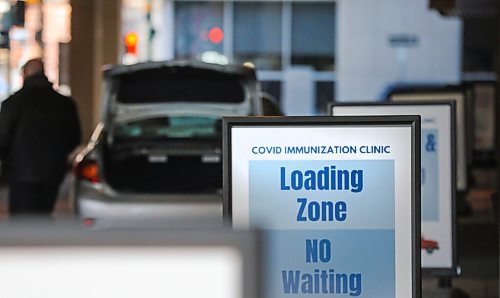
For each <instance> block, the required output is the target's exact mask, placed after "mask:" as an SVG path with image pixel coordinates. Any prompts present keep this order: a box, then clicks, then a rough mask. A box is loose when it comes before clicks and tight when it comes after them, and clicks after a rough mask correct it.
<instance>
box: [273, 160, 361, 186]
mask: <svg viewBox="0 0 500 298" xmlns="http://www.w3.org/2000/svg"><path fill="white" fill-rule="evenodd" d="M286 170H287V169H286V168H285V167H281V168H280V174H281V175H280V179H281V180H280V181H281V190H291V189H293V190H301V189H305V190H350V191H351V192H354V193H359V192H361V191H363V170H352V171H349V170H338V169H336V167H335V166H330V167H324V168H323V169H321V170H318V171H314V170H306V171H304V172H302V171H301V170H293V171H292V172H291V173H290V175H289V176H287V171H286ZM287 178H289V179H287Z"/></svg>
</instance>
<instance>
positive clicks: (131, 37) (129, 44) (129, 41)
mask: <svg viewBox="0 0 500 298" xmlns="http://www.w3.org/2000/svg"><path fill="white" fill-rule="evenodd" d="M124 41H125V50H126V52H127V54H136V53H137V42H138V41H139V37H138V36H137V33H135V32H128V33H127V34H125V39H124Z"/></svg>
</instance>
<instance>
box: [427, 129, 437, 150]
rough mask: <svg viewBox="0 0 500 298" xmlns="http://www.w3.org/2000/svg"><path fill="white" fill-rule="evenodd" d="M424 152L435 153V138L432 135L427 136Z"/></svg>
mask: <svg viewBox="0 0 500 298" xmlns="http://www.w3.org/2000/svg"><path fill="white" fill-rule="evenodd" d="M425 150H426V151H427V152H436V136H435V135H434V134H432V133H430V134H428V135H427V143H426V145H425Z"/></svg>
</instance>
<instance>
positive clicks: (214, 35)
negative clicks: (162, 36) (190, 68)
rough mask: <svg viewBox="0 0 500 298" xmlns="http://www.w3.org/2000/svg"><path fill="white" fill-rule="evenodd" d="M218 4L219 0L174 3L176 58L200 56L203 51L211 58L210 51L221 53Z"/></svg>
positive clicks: (220, 14) (221, 36)
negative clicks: (214, 0)
mask: <svg viewBox="0 0 500 298" xmlns="http://www.w3.org/2000/svg"><path fill="white" fill-rule="evenodd" d="M222 5H223V3H222V2H175V56H176V58H180V59H200V58H201V57H202V55H203V54H205V55H209V56H211V57H213V56H214V52H215V53H219V54H222V49H223V47H222V46H223V32H222V31H220V30H221V29H222V28H223V27H222V14H223V7H222ZM221 33H222V34H221ZM207 53H208V54H207ZM215 55H217V54H215Z"/></svg>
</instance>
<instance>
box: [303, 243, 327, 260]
mask: <svg viewBox="0 0 500 298" xmlns="http://www.w3.org/2000/svg"><path fill="white" fill-rule="evenodd" d="M318 257H319V260H320V261H321V262H323V263H326V262H330V260H331V259H332V243H331V242H330V240H328V239H321V240H319V241H318V240H317V239H306V262H307V263H311V262H312V263H317V262H318Z"/></svg>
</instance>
